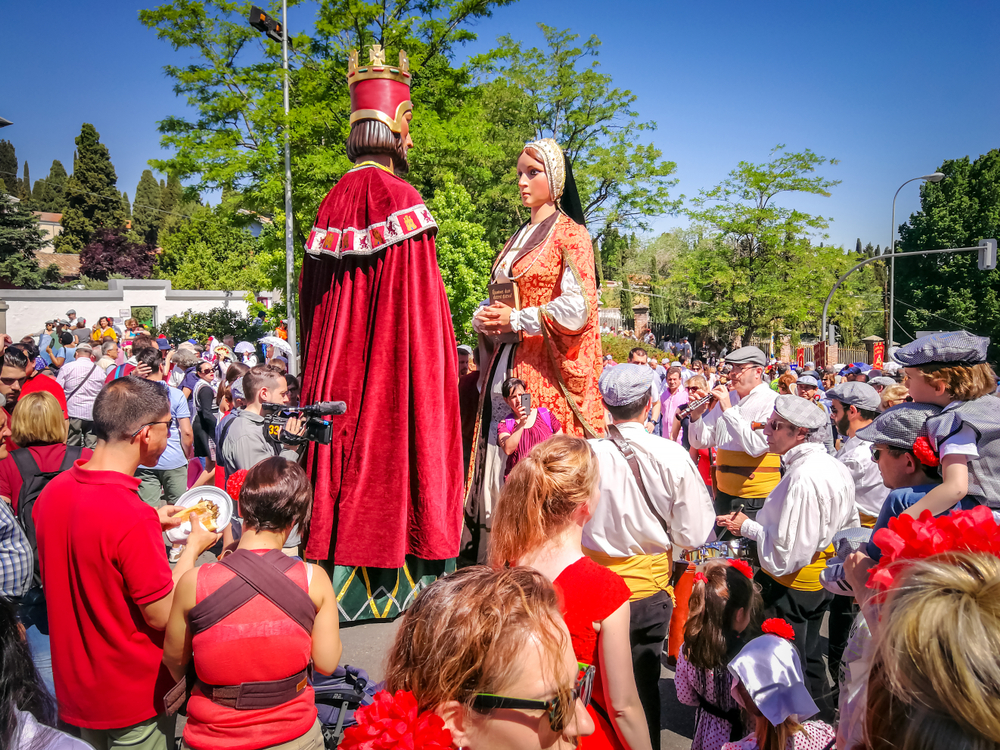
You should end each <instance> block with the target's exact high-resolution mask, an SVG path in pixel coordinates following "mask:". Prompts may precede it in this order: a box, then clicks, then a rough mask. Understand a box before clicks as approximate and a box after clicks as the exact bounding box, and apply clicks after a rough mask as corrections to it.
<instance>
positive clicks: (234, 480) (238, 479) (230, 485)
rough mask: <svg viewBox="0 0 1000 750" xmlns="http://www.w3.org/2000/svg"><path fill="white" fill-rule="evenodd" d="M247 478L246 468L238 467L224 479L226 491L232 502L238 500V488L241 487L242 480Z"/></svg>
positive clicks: (240, 488)
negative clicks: (238, 468)
mask: <svg viewBox="0 0 1000 750" xmlns="http://www.w3.org/2000/svg"><path fill="white" fill-rule="evenodd" d="M246 478H247V470H246V469H240V470H239V471H234V472H233V473H232V474H230V475H229V479H227V480H226V493H227V494H228V495H229V497H231V498H232V499H233V502H234V503H238V502H239V501H240V490H242V489H243V481H244V480H245V479H246Z"/></svg>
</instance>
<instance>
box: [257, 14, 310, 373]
mask: <svg viewBox="0 0 1000 750" xmlns="http://www.w3.org/2000/svg"><path fill="white" fill-rule="evenodd" d="M248 20H249V22H250V25H251V26H253V27H254V28H255V29H258V30H259V31H262V32H264V33H265V34H267V37H268V38H269V39H272V40H274V41H280V42H281V67H282V69H283V70H284V73H285V82H284V86H283V95H284V103H285V314H286V315H288V345H289V346H290V347H292V356H291V357H289V358H288V359H289V362H288V372H289V373H291V374H292V375H298V374H299V365H298V353H299V352H298V338H297V335H296V325H295V321H296V315H295V297H294V296H293V294H292V289H293V285H294V279H293V275H294V273H295V241H294V239H293V237H292V235H293V229H294V223H293V222H294V218H293V216H292V136H291V133H290V132H289V125H288V116H289V106H288V0H282V3H281V24H280V26H279V25H278V24H277V23H275V22H274V19H272V18H269V17H268V16H267V14H266V13H264V12H263V11H261V9H260V8H258V7H256V6H251V8H250V18H249V19H248Z"/></svg>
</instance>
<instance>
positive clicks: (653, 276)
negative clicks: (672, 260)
mask: <svg viewBox="0 0 1000 750" xmlns="http://www.w3.org/2000/svg"><path fill="white" fill-rule="evenodd" d="M649 291H650V296H649V319H650V320H651V321H653V322H654V323H666V322H668V321H667V309H666V305H665V304H664V303H665V302H666V300H664V298H663V297H661V296H659V295H662V294H663V293H664V291H665V290H664V288H663V286H662V285H661V284H660V264H659V263H657V262H656V258H655V257H654V258H652V259H651V260H650V264H649Z"/></svg>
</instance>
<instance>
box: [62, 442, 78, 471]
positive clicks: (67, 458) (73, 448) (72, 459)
mask: <svg viewBox="0 0 1000 750" xmlns="http://www.w3.org/2000/svg"><path fill="white" fill-rule="evenodd" d="M82 456H83V446H82V445H67V446H66V454H65V455H64V456H63V461H62V465H61V466H60V467H59V472H60V473H62V472H64V471H69V470H70V469H72V468H73V464H74V463H76V462H77V460H78V459H80V458H81V457H82Z"/></svg>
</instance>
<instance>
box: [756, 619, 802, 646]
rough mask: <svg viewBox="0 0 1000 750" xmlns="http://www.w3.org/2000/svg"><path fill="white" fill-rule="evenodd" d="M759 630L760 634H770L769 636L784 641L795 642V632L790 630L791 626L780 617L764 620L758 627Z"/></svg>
mask: <svg viewBox="0 0 1000 750" xmlns="http://www.w3.org/2000/svg"><path fill="white" fill-rule="evenodd" d="M760 630H761V632H762V633H770V634H771V635H776V636H779V637H781V638H784V639H785V640H786V641H794V640H795V631H794V630H792V626H791V625H789V624H788V623H787V622H786V621H785V620H782V619H781V618H780V617H771V618H769V619H767V620H764V624H763V625H761V626H760Z"/></svg>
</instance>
